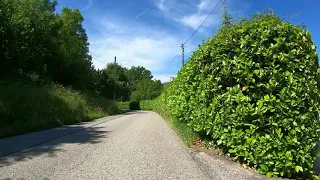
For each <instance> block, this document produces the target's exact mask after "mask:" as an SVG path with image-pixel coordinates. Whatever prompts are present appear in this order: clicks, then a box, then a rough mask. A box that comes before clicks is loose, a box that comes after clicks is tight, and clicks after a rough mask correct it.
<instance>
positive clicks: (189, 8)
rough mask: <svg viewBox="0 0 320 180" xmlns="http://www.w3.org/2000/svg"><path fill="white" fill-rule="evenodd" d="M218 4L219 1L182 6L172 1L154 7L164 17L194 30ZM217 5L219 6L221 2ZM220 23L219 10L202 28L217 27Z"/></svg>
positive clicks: (162, 1) (211, 0) (208, 0)
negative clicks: (164, 15) (163, 14)
mask: <svg viewBox="0 0 320 180" xmlns="http://www.w3.org/2000/svg"><path fill="white" fill-rule="evenodd" d="M167 1H170V2H171V3H165V2H167ZM218 2H219V0H200V1H198V3H194V2H192V3H190V4H185V5H184V6H182V5H181V3H178V2H176V1H174V0H166V1H165V0H161V1H160V2H159V3H158V4H156V5H157V7H158V9H159V10H161V11H162V12H163V13H165V14H167V16H166V17H169V18H171V19H172V20H173V21H176V22H179V23H181V24H182V25H185V26H187V27H190V28H192V29H194V30H195V29H197V28H198V27H199V25H200V24H201V23H202V22H203V21H204V20H205V18H206V17H207V16H208V15H209V13H210V12H211V10H212V9H213V8H214V7H215V6H216V5H217V3H218ZM219 4H221V2H220V3H219ZM169 10H170V11H169ZM220 21H221V8H220V9H219V10H217V11H216V12H215V14H213V15H212V16H211V17H210V19H208V20H207V21H206V23H204V24H203V27H204V28H205V27H217V26H218V25H219V24H220Z"/></svg>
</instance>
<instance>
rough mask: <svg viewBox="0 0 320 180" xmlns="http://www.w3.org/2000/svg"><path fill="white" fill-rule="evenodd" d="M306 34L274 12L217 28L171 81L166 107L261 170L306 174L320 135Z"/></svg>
mask: <svg viewBox="0 0 320 180" xmlns="http://www.w3.org/2000/svg"><path fill="white" fill-rule="evenodd" d="M319 78H320V77H319V72H318V56H317V54H316V50H315V45H314V43H313V41H312V39H311V35H310V33H309V32H308V31H307V30H304V29H302V28H300V27H299V26H296V25H292V24H290V23H287V22H283V21H282V20H281V19H280V18H279V17H277V16H275V15H262V14H258V15H255V16H253V17H252V18H251V19H250V20H243V21H241V22H238V23H235V24H233V25H232V26H230V27H224V28H222V29H221V30H220V31H219V32H217V34H216V35H215V36H214V37H213V38H210V39H208V40H207V41H206V42H205V43H204V44H203V45H201V46H199V49H198V50H197V51H196V52H194V53H193V55H192V57H191V58H190V60H189V61H188V63H187V64H186V65H185V66H184V67H183V69H182V70H181V71H180V72H179V73H178V76H177V78H176V79H175V80H174V81H173V83H172V84H171V85H170V88H169V90H168V94H166V96H167V102H168V104H169V106H170V107H171V110H172V113H173V114H174V115H175V116H176V117H178V118H179V119H180V120H182V121H186V122H188V124H189V125H190V126H192V127H193V128H194V130H195V131H198V132H206V133H207V134H208V135H210V136H212V138H213V140H214V142H215V143H216V144H217V145H218V146H219V147H220V148H222V149H224V150H225V152H228V153H230V154H231V155H232V156H234V157H235V159H237V160H238V161H241V162H243V163H246V164H247V165H250V166H254V167H256V168H257V169H259V172H260V173H262V174H267V176H269V177H270V176H289V177H301V176H303V177H312V175H313V169H312V167H313V163H314V161H315V159H316V152H315V146H316V143H317V141H318V140H319V137H318V132H319V123H318V121H317V114H318V111H319V95H318V89H319V80H320V79H319Z"/></svg>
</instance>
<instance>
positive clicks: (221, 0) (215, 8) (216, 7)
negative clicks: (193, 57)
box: [160, 0, 224, 74]
mask: <svg viewBox="0 0 320 180" xmlns="http://www.w3.org/2000/svg"><path fill="white" fill-rule="evenodd" d="M223 2H224V0H219V1H218V3H217V4H216V5H215V6H214V8H213V9H212V10H211V12H210V13H209V14H208V16H207V17H206V18H205V19H204V20H203V22H202V23H201V24H200V25H199V27H198V28H197V29H196V30H195V31H194V32H193V33H192V34H191V36H190V37H189V38H188V39H187V40H186V41H185V42H184V43H183V44H182V46H183V47H185V46H184V45H185V44H186V43H187V42H188V41H189V40H190V39H191V38H192V37H193V36H194V35H195V34H196V33H197V32H198V30H199V29H200V28H201V27H202V26H203V24H204V23H205V22H206V21H207V20H208V19H209V18H210V17H211V16H212V15H213V13H215V12H216V11H218V10H219V8H220V7H221V6H222V5H223ZM178 55H179V53H178V54H177V55H175V56H174V58H173V59H172V60H171V61H170V63H169V64H168V66H167V67H166V68H165V69H164V70H163V71H162V72H161V73H160V74H163V72H164V71H165V70H167V69H168V67H169V66H170V65H171V64H172V62H173V61H174V60H175V59H176V57H177V56H178Z"/></svg>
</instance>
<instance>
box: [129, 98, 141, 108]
mask: <svg viewBox="0 0 320 180" xmlns="http://www.w3.org/2000/svg"><path fill="white" fill-rule="evenodd" d="M129 109H130V110H140V109H141V108H140V102H139V101H135V100H133V101H131V102H130V104H129Z"/></svg>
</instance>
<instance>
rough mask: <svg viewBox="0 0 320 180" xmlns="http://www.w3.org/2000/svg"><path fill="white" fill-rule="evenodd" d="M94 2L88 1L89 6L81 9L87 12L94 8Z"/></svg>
mask: <svg viewBox="0 0 320 180" xmlns="http://www.w3.org/2000/svg"><path fill="white" fill-rule="evenodd" d="M93 1H94V0H88V3H87V5H86V6H85V7H83V8H82V9H81V11H86V10H88V9H90V8H91V7H92V6H93Z"/></svg>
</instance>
